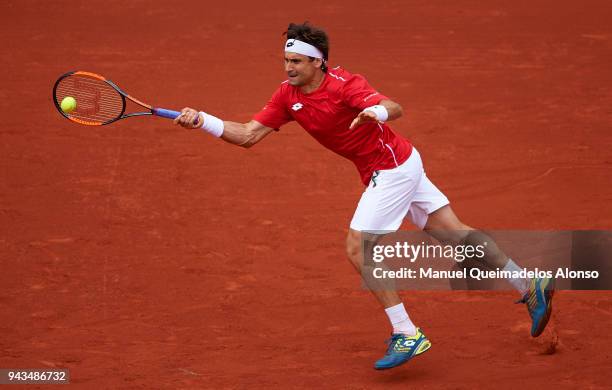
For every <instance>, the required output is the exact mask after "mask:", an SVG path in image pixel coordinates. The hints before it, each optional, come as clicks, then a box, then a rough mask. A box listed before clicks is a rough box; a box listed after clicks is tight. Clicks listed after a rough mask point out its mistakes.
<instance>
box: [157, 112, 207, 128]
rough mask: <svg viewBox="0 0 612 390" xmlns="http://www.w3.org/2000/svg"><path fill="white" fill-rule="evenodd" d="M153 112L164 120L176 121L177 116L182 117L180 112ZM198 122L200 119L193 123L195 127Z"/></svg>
mask: <svg viewBox="0 0 612 390" xmlns="http://www.w3.org/2000/svg"><path fill="white" fill-rule="evenodd" d="M151 112H153V115H157V116H161V117H162V118H168V119H176V117H177V116H179V115H181V113H180V112H179V111H173V110H166V109H165V108H153V109H151ZM198 120H199V117H198V118H196V119H195V120H194V121H193V124H194V125H195V124H196V123H198Z"/></svg>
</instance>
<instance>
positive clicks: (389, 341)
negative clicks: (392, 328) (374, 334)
mask: <svg viewBox="0 0 612 390" xmlns="http://www.w3.org/2000/svg"><path fill="white" fill-rule="evenodd" d="M402 337H403V335H401V334H394V335H391V338H389V339H386V340H385V343H387V353H386V355H389V354H390V353H391V352H393V347H394V345H395V343H396V342H397V340H399V339H400V338H402Z"/></svg>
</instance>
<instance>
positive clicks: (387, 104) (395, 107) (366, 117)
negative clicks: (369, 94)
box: [350, 99, 404, 129]
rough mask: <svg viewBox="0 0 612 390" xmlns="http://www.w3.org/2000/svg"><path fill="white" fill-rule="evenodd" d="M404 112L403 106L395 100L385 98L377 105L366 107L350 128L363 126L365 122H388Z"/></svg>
mask: <svg viewBox="0 0 612 390" xmlns="http://www.w3.org/2000/svg"><path fill="white" fill-rule="evenodd" d="M403 114H404V109H403V108H402V106H400V105H399V104H397V103H396V102H394V101H393V100H389V99H384V100H381V101H380V102H379V103H378V104H377V105H375V106H371V107H368V108H366V109H365V110H363V111H361V112H360V113H359V115H357V116H356V117H355V119H353V122H352V123H351V126H350V129H354V128H355V127H357V126H361V125H362V124H364V123H365V122H376V121H378V122H388V121H392V120H395V119H397V118H399V117H401V116H402V115H403Z"/></svg>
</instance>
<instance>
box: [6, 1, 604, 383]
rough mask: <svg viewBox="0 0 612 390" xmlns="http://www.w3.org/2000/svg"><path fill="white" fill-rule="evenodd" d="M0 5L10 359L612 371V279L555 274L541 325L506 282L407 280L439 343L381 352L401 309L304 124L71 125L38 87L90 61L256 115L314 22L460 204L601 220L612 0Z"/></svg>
mask: <svg viewBox="0 0 612 390" xmlns="http://www.w3.org/2000/svg"><path fill="white" fill-rule="evenodd" d="M482 3H486V4H487V5H482ZM561 3H567V4H561ZM126 4H127V5H126ZM0 9H1V11H2V12H1V16H0V18H1V19H2V23H1V27H0V29H1V34H0V37H1V39H2V42H3V48H4V50H2V52H1V53H0V58H1V59H2V68H3V72H2V73H3V76H2V78H3V81H2V89H1V90H0V98H1V99H0V101H1V102H2V103H1V104H2V118H3V123H2V125H1V127H0V141H1V142H0V164H1V165H0V166H1V172H2V173H1V180H0V255H1V261H2V272H1V273H0V286H1V289H0V313H1V314H0V367H4V368H16V367H19V368H26V367H29V368H34V367H40V368H45V367H65V368H69V369H70V371H71V375H72V386H73V387H75V388H82V389H103V388H104V389H111V388H127V389H129V388H147V389H149V388H173V389H178V388H292V387H297V388H320V387H325V388H352V389H358V388H400V387H402V388H405V387H408V386H410V387H418V388H474V387H491V386H493V385H494V386H496V387H501V388H510V387H513V388H516V387H521V388H534V387H536V386H547V387H550V386H551V385H552V386H555V387H561V388H604V387H607V388H609V387H610V386H612V378H611V377H610V374H609V368H610V364H611V362H612V356H611V355H612V352H610V348H611V347H612V334H611V333H610V326H611V324H612V321H611V319H612V296H611V294H610V293H609V292H560V293H559V294H558V295H557V297H556V302H555V304H556V312H555V317H554V319H553V323H552V324H551V326H550V327H549V329H547V332H546V333H545V334H544V335H543V336H542V339H543V340H544V341H542V342H540V341H534V340H532V339H530V338H529V336H528V326H529V321H528V319H527V315H526V311H525V309H524V307H523V306H520V305H513V304H512V302H513V300H514V299H515V298H516V296H515V294H513V293H508V292H495V293H482V292H471V293H467V292H452V293H449V292H434V293H431V292H405V293H404V294H403V296H404V297H405V299H406V304H407V306H408V308H409V311H410V313H411V316H412V318H413V319H414V320H415V321H416V322H417V324H418V325H420V326H422V327H423V328H424V329H425V330H426V333H427V334H428V336H429V337H430V338H431V340H432V342H433V348H432V349H431V351H430V352H427V353H426V354H425V355H423V356H422V357H419V358H417V359H415V360H414V361H412V362H410V363H409V364H408V365H406V366H404V367H402V368H399V369H396V370H392V371H389V372H376V371H374V370H373V369H372V364H373V363H374V361H375V360H376V359H377V358H378V357H380V356H381V355H382V353H383V351H384V345H383V340H384V339H385V338H386V337H387V335H388V332H389V328H388V325H387V320H386V317H385V315H384V313H383V311H382V310H381V309H380V308H379V307H378V305H377V304H376V302H375V300H374V298H372V297H371V296H370V295H369V293H367V292H366V291H363V290H361V287H360V282H359V276H358V275H357V274H355V273H354V271H353V270H352V268H351V266H350V265H349V263H348V261H347V260H346V259H345V255H344V237H345V234H346V231H347V226H348V223H349V221H350V217H351V215H352V213H353V210H354V207H355V205H356V203H357V200H358V199H359V196H360V193H361V190H362V188H361V185H360V182H359V177H358V175H357V173H356V171H355V170H354V168H353V167H352V166H351V164H350V163H349V162H347V161H345V160H342V159H341V158H340V157H337V156H335V155H333V154H331V153H330V152H328V151H326V150H324V149H322V148H321V147H320V146H319V145H318V144H317V143H316V142H315V141H314V140H312V139H311V138H309V136H308V135H307V134H306V133H305V132H304V131H303V130H301V129H299V128H298V127H297V126H295V125H291V126H287V127H286V128H283V129H282V131H281V132H280V133H278V134H273V135H271V136H270V137H269V138H268V139H266V140H264V141H263V142H262V143H261V144H260V145H258V146H256V147H255V148H254V149H251V150H249V151H245V150H242V149H239V148H236V147H233V146H231V145H227V144H224V143H222V142H221V141H219V140H215V139H212V138H211V137H209V136H206V135H204V134H200V133H197V132H189V131H185V130H182V129H179V128H175V127H173V126H172V124H171V123H170V122H169V121H167V120H164V119H156V118H155V119H154V118H137V119H130V120H125V121H121V122H120V123H116V124H114V125H112V126H108V127H104V128H87V127H83V126H78V125H75V124H73V123H70V122H69V121H67V120H65V119H63V118H62V117H61V116H60V115H59V114H58V113H57V112H55V108H54V107H53V104H52V100H51V87H52V85H53V82H54V81H55V79H56V78H57V77H58V76H59V75H60V74H62V73H63V72H65V71H68V70H73V69H82V70H91V71H95V72H98V73H100V74H103V75H105V76H107V77H109V78H111V79H112V80H114V81H115V82H117V83H118V84H119V85H121V86H123V87H124V88H125V89H126V90H127V91H128V92H130V93H131V94H133V95H134V96H136V97H139V98H142V99H143V100H145V101H148V102H150V103H152V104H156V105H159V106H162V107H169V108H181V107H183V106H186V105H191V106H195V107H199V108H202V109H206V110H207V111H209V112H211V113H214V114H216V115H218V116H220V117H221V118H225V119H231V120H237V121H247V120H249V119H250V116H251V114H253V113H254V112H256V111H257V110H259V109H260V108H261V107H262V106H263V104H264V103H265V101H266V99H267V98H268V97H269V95H270V94H271V93H272V91H273V90H274V89H275V88H276V86H277V85H278V83H279V82H280V81H282V80H284V74H283V71H282V57H281V55H282V53H281V52H280V51H281V47H282V42H283V41H282V38H281V33H282V31H283V29H284V28H285V27H286V25H287V24H288V22H290V21H303V20H306V19H308V20H311V21H312V22H314V23H316V24H319V25H321V26H324V27H326V28H327V30H328V32H329V33H330V35H331V39H332V49H331V63H332V64H341V65H343V66H344V67H346V68H347V69H348V70H350V71H351V72H354V73H362V74H365V75H366V76H367V77H368V78H369V80H370V82H371V83H372V84H373V85H374V86H375V87H377V88H378V89H380V90H381V91H383V92H384V93H385V94H387V95H389V96H391V97H392V98H393V99H395V100H397V101H398V102H400V103H401V104H402V105H403V106H404V107H405V109H406V112H407V115H406V116H405V117H404V118H402V119H400V120H398V121H397V122H396V123H394V124H393V126H394V128H395V129H397V130H398V131H399V132H401V133H402V134H404V135H406V136H407V137H409V138H410V139H411V140H412V141H413V142H414V143H415V145H416V146H417V147H418V148H419V150H420V152H421V154H422V156H423V159H424V162H425V166H426V169H427V172H428V175H429V176H430V177H431V178H432V179H433V180H434V182H435V183H437V184H438V185H439V187H440V188H441V189H442V190H443V191H444V192H445V193H446V194H447V195H448V196H449V198H450V199H451V201H452V204H453V207H454V209H455V210H456V212H457V213H458V214H459V215H460V216H461V217H462V219H463V220H464V221H465V222H466V223H469V224H471V225H473V226H480V227H483V228H489V229H491V228H505V229H517V228H529V229H573V228H575V229H586V228H592V229H609V228H611V227H612V214H611V212H610V206H609V205H610V201H611V200H612V186H611V185H610V183H611V182H612V169H611V168H612V157H611V154H610V150H612V136H611V134H612V133H611V130H610V127H611V126H610V125H611V123H612V109H611V107H612V73H611V72H610V64H611V63H612V50H611V49H612V23H611V21H612V12H611V6H610V4H609V2H608V1H580V2H575V1H574V2H560V1H529V2H527V1H519V2H508V1H488V2H482V1H468V0H461V1H457V2H439V3H437V4H432V3H431V2H426V1H418V2H417V1H411V2H405V1H385V2H383V3H381V4H379V5H376V6H372V2H371V1H364V0H359V1H353V2H351V4H350V5H348V4H346V5H337V4H332V3H330V2H328V1H310V2H308V3H291V2H280V1H276V2H274V3H272V2H265V4H263V5H262V4H249V3H246V2H244V3H243V2H225V1H222V2H214V3H211V4H209V5H205V4H203V2H202V3H200V2H195V1H194V2H191V3H186V2H185V3H180V4H176V5H170V3H169V2H161V1H157V2H154V3H150V2H145V1H139V2H136V1H133V2H122V1H111V2H107V1H104V2H103V1H83V2H78V1H54V2H40V1H6V0H5V1H3V2H2V5H0ZM553 337H558V343H557V348H556V351H555V353H554V354H548V355H547V354H541V352H542V351H543V350H545V349H546V348H547V345H546V343H547V342H549V341H550V340H552V339H553ZM28 388H35V386H31V387H28Z"/></svg>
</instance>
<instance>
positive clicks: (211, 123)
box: [200, 111, 225, 138]
mask: <svg viewBox="0 0 612 390" xmlns="http://www.w3.org/2000/svg"><path fill="white" fill-rule="evenodd" d="M200 114H202V116H203V117H204V118H203V119H204V120H203V123H202V129H204V131H206V132H207V133H210V134H212V135H213V136H215V137H217V138H219V137H221V135H222V134H223V129H224V128H225V125H224V124H223V121H222V120H221V119H219V118H217V117H216V116H214V115H210V114H207V113H205V112H204V111H200Z"/></svg>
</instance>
